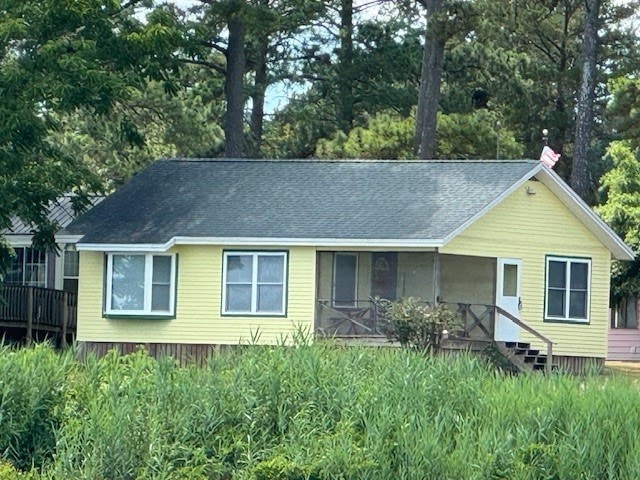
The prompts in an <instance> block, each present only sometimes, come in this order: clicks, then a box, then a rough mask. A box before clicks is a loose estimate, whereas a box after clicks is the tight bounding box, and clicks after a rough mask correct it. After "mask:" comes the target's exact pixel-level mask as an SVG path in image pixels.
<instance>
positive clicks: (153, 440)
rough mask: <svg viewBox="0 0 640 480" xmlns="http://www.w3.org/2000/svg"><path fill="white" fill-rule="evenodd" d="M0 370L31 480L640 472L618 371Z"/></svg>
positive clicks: (34, 361)
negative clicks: (590, 373) (595, 374)
mask: <svg viewBox="0 0 640 480" xmlns="http://www.w3.org/2000/svg"><path fill="white" fill-rule="evenodd" d="M0 374H1V375H2V376H1V377H0V382H2V383H0V385H1V391H0V394H1V395H2V396H1V399H2V400H1V401H2V403H1V404H0V452H1V453H2V458H4V459H5V461H8V462H10V463H11V464H13V467H15V468H16V469H19V470H23V471H30V474H31V478H38V477H41V478H73V479H76V478H77V479H115V478H117V479H138V478H140V479H144V478H153V479H192V478H193V479H195V478H220V479H341V478H342V479H389V478H394V479H425V478H434V479H436V478H437V479H576V478H580V479H598V480H600V479H607V478H609V479H629V478H638V477H640V457H639V456H638V455H637V451H638V447H640V394H639V392H638V386H637V384H636V383H634V382H633V381H631V380H629V379H627V378H623V377H617V376H608V377H588V378H579V377H570V376H554V377H551V378H548V377H544V376H542V375H522V376H503V375H502V374H500V373H499V372H496V371H494V369H493V368H491V367H489V366H488V365H486V364H485V363H484V362H483V361H482V360H480V359H478V358H473V357H458V358H437V359H433V358H428V357H427V358H426V357H423V356H421V355H418V354H415V353H411V352H408V351H404V350H388V349H381V350H375V349H364V348H338V347H335V346H331V345H326V344H317V345H314V346H300V347H296V348H287V347H257V346H254V347H248V348H246V349H243V350H242V351H237V352H230V353H225V354H223V355H220V356H218V357H216V358H214V359H212V361H211V362H210V363H209V365H208V366H207V367H206V368H198V367H195V366H193V367H187V368H179V367H177V366H176V365H175V364H174V363H173V362H172V361H171V360H168V359H164V360H160V361H155V360H153V359H151V358H149V357H148V356H147V355H146V354H145V353H144V352H142V351H141V352H138V353H136V354H133V355H129V356H124V357H121V356H117V355H115V354H112V355H108V356H107V357H105V358H103V359H101V360H96V359H89V360H88V361H86V362H84V363H82V364H80V363H76V362H74V361H73V360H72V357H71V356H70V354H62V355H59V354H56V353H55V352H53V351H51V350H50V349H48V348H46V347H41V346H38V347H34V348H32V349H23V350H16V351H12V350H9V349H6V348H5V349H3V350H1V351H0ZM13 467H11V466H10V465H8V464H6V463H5V464H2V462H0V479H4V478H15V477H13V476H10V474H11V475H13V474H15V475H17V473H16V470H14V468H13ZM3 472H10V474H9V473H3ZM3 475H5V476H3Z"/></svg>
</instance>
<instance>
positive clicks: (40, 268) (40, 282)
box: [24, 264, 47, 287]
mask: <svg viewBox="0 0 640 480" xmlns="http://www.w3.org/2000/svg"><path fill="white" fill-rule="evenodd" d="M46 273H47V271H46V268H45V266H44V265H37V264H36V265H27V266H26V267H25V272H24V279H25V285H29V286H32V287H44V286H46V284H47V279H46V276H45V275H46Z"/></svg>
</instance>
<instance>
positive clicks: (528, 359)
mask: <svg viewBox="0 0 640 480" xmlns="http://www.w3.org/2000/svg"><path fill="white" fill-rule="evenodd" d="M496 346H497V348H498V351H499V352H500V354H501V355H502V356H503V357H505V358H506V359H507V360H509V362H510V363H511V364H512V365H513V366H514V367H515V368H516V369H517V370H518V371H520V372H538V371H540V372H546V370H547V355H546V354H544V353H540V350H536V349H532V348H531V344H529V343H524V342H496ZM557 370H558V366H557V365H551V371H557Z"/></svg>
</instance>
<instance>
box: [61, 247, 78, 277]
mask: <svg viewBox="0 0 640 480" xmlns="http://www.w3.org/2000/svg"><path fill="white" fill-rule="evenodd" d="M79 254H80V252H77V251H74V250H65V251H64V276H65V277H77V276H78V266H79V264H80V263H79Z"/></svg>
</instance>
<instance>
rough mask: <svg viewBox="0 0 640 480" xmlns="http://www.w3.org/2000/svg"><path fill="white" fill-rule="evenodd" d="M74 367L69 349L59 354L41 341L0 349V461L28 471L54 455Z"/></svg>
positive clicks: (0, 476)
mask: <svg viewBox="0 0 640 480" xmlns="http://www.w3.org/2000/svg"><path fill="white" fill-rule="evenodd" d="M73 370H74V365H73V360H72V357H71V355H70V354H69V353H66V354H62V355H60V356H57V355H55V354H54V353H53V352H52V350H51V349H49V348H48V347H47V346H44V345H37V346H35V347H33V348H28V349H22V350H15V351H14V350H11V349H10V348H8V347H0V452H1V456H0V459H5V460H9V461H11V463H13V465H14V466H15V467H16V468H18V469H21V470H28V469H29V468H31V467H32V465H36V466H38V465H42V464H43V463H44V462H45V461H46V460H49V459H50V458H51V457H52V455H53V453H54V452H55V448H56V433H57V432H58V430H59V428H60V414H61V412H60V408H61V406H62V405H63V398H64V390H65V385H66V382H67V380H68V376H69V375H70V374H71V372H72V371H73ZM0 465H1V464H0ZM0 468H2V467H1V466H0ZM5 470H7V468H5ZM0 478H2V474H1V473H0Z"/></svg>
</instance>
